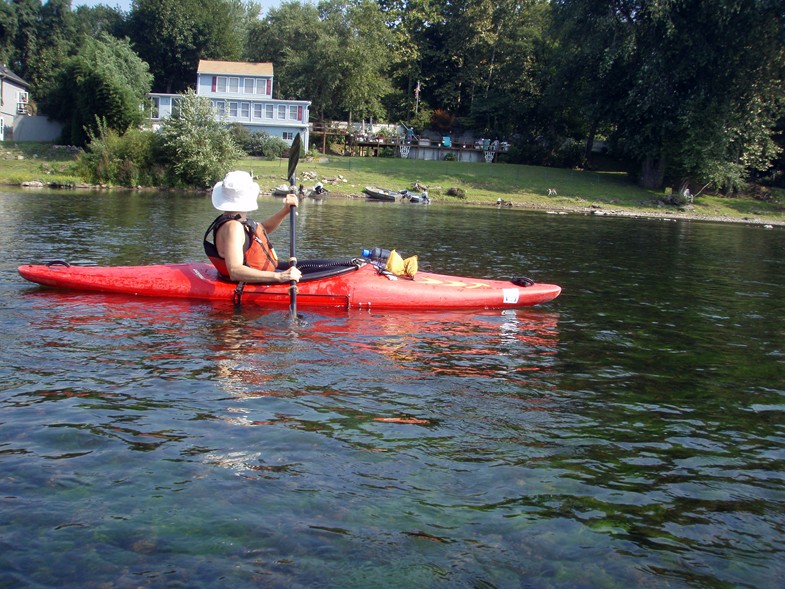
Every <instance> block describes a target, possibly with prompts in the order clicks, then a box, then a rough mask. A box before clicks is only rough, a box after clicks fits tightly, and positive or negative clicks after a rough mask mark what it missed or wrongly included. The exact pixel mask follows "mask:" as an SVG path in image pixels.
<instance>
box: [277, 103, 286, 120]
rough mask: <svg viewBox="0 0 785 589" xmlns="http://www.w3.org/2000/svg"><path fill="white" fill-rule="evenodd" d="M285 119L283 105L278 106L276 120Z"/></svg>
mask: <svg viewBox="0 0 785 589" xmlns="http://www.w3.org/2000/svg"><path fill="white" fill-rule="evenodd" d="M285 118H286V107H285V106H284V105H283V104H280V105H278V119H279V120H283V119H285Z"/></svg>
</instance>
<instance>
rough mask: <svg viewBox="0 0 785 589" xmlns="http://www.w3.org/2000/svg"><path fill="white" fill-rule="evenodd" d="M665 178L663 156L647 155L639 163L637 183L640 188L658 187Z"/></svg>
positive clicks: (660, 186)
mask: <svg viewBox="0 0 785 589" xmlns="http://www.w3.org/2000/svg"><path fill="white" fill-rule="evenodd" d="M664 180H665V158H664V157H660V158H653V157H647V158H646V159H645V160H643V163H642V164H641V176H640V178H639V179H638V184H639V185H640V186H641V188H649V189H659V188H662V184H663V182H664Z"/></svg>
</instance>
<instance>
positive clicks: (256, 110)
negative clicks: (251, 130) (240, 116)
mask: <svg viewBox="0 0 785 589" xmlns="http://www.w3.org/2000/svg"><path fill="white" fill-rule="evenodd" d="M263 107H264V105H263V104H262V103H261V102H257V103H255V104H254V105H253V118H255V119H261V118H262V114H263V113H264V108H263Z"/></svg>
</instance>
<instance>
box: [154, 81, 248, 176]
mask: <svg viewBox="0 0 785 589" xmlns="http://www.w3.org/2000/svg"><path fill="white" fill-rule="evenodd" d="M160 133H161V138H162V141H163V154H164V158H165V160H166V163H167V165H168V167H169V170H170V176H171V177H172V179H173V180H174V181H175V183H176V184H178V185H184V186H197V187H208V186H211V185H213V184H214V183H215V182H217V181H218V180H220V179H221V178H223V176H224V175H225V174H226V173H227V172H228V171H229V170H231V169H232V167H233V166H234V163H235V162H236V161H237V160H238V159H239V158H240V157H241V156H242V151H241V150H240V148H239V147H238V146H237V144H236V143H235V141H234V139H232V135H231V133H230V131H229V129H228V128H227V127H226V126H224V124H223V123H222V122H221V121H217V120H215V117H214V114H213V109H212V107H211V106H210V101H209V100H208V99H207V98H205V97H203V96H197V95H196V94H195V93H194V91H193V90H188V91H187V92H186V93H185V94H183V95H182V97H181V98H180V112H179V114H178V115H176V116H172V117H171V118H168V119H166V121H164V123H163V125H162V126H161V131H160Z"/></svg>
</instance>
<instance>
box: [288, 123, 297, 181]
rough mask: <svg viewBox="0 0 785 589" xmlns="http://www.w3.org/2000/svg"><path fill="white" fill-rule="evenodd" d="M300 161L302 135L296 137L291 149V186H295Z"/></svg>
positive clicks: (289, 176)
mask: <svg viewBox="0 0 785 589" xmlns="http://www.w3.org/2000/svg"><path fill="white" fill-rule="evenodd" d="M299 161H300V134H299V133H297V135H295V136H294V141H292V146H291V147H290V148H289V175H288V176H287V178H289V186H295V185H296V184H295V182H296V178H295V174H296V173H297V162H299Z"/></svg>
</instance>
